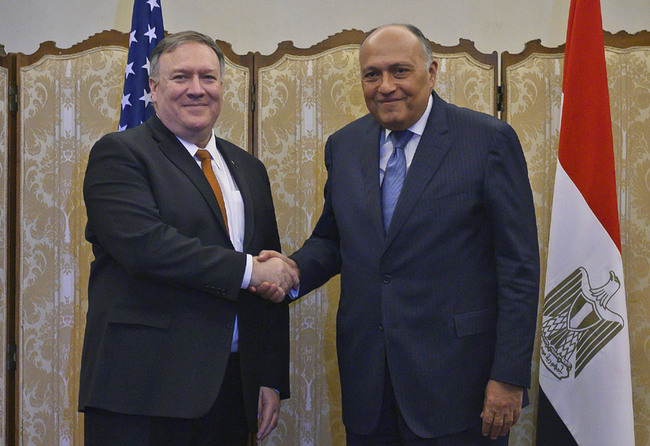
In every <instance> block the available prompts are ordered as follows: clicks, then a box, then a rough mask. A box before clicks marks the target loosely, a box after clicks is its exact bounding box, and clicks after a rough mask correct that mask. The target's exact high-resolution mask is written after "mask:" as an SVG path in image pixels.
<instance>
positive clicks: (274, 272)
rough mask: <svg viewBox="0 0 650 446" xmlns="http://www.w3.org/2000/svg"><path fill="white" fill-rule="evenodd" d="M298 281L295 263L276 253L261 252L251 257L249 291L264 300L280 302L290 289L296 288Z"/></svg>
mask: <svg viewBox="0 0 650 446" xmlns="http://www.w3.org/2000/svg"><path fill="white" fill-rule="evenodd" d="M299 284H300V279H299V277H298V268H297V265H296V263H295V262H294V261H293V260H291V259H289V258H288V257H286V256H283V255H282V254H280V253H278V252H276V251H262V252H261V253H260V255H259V256H257V257H253V272H252V274H251V281H250V284H249V289H250V290H251V291H253V292H255V293H257V294H259V295H260V296H262V297H264V298H265V299H268V300H271V301H273V302H282V301H283V300H284V297H285V296H286V295H287V293H289V291H290V290H291V288H298V285H299Z"/></svg>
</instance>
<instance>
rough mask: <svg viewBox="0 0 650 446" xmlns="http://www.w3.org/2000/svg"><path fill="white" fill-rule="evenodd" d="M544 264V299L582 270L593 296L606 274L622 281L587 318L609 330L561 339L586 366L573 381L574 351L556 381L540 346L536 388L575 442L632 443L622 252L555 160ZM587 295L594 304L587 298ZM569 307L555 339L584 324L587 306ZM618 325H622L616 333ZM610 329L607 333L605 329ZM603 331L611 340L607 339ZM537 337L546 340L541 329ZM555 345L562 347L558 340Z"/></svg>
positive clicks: (597, 444) (596, 445) (590, 444)
mask: <svg viewBox="0 0 650 446" xmlns="http://www.w3.org/2000/svg"><path fill="white" fill-rule="evenodd" d="M547 265H548V266H547V268H548V269H547V272H546V285H545V294H546V299H548V297H549V294H551V293H552V291H553V290H554V289H555V288H556V287H558V285H560V284H561V283H562V282H563V281H564V280H565V279H566V278H567V277H569V276H570V275H571V274H572V273H573V272H574V271H576V270H577V269H578V268H580V267H582V268H583V269H584V271H585V272H586V273H587V275H588V282H589V284H590V285H591V290H589V291H590V293H597V291H594V290H595V289H596V288H599V287H601V286H603V285H606V284H607V283H608V282H609V281H610V279H611V276H610V271H611V272H613V273H614V275H615V276H616V277H617V278H618V280H619V282H620V288H618V289H617V291H615V292H614V293H611V290H614V289H615V288H616V287H613V286H612V287H609V288H608V287H605V289H604V290H603V293H607V292H610V293H611V294H612V295H611V296H610V298H609V300H606V299H605V300H604V301H603V302H604V306H603V307H602V308H599V307H598V305H595V306H594V307H593V311H592V316H593V318H594V319H596V320H600V321H610V322H611V324H610V325H609V326H608V327H604V328H603V329H597V328H595V329H593V330H592V331H591V333H590V332H589V330H582V331H580V330H578V329H575V327H574V328H571V329H567V330H566V333H564V335H567V336H572V335H575V334H578V335H579V336H581V338H580V340H581V343H582V347H583V349H585V350H587V351H592V352H593V357H590V358H589V359H588V360H586V364H584V368H583V369H581V370H579V371H578V373H579V374H578V375H577V376H576V371H577V370H578V369H577V364H576V362H577V361H576V356H577V355H578V352H577V350H578V348H576V349H575V351H573V353H572V354H571V355H569V356H568V357H567V358H568V359H569V362H570V363H571V365H572V369H571V371H570V372H569V376H568V377H566V378H562V379H560V378H558V377H557V376H556V375H555V374H554V373H552V372H551V370H550V369H549V368H548V367H547V365H546V361H545V359H544V349H543V350H542V356H543V358H542V361H541V363H540V385H541V386H542V388H543V389H544V392H545V393H546V395H547V396H548V398H549V400H550V401H551V402H552V404H553V406H554V407H555V410H556V411H557V413H558V415H559V416H560V417H561V418H562V420H563V422H564V423H565V425H566V426H567V428H568V429H569V430H570V431H571V433H572V435H573V436H574V439H575V440H576V442H577V443H578V444H579V445H585V446H587V445H588V446H601V445H602V446H611V445H633V444H634V423H633V413H632V405H631V401H632V388H631V383H630V380H629V376H630V361H629V353H628V352H629V341H628V333H627V311H626V307H625V286H624V280H623V268H622V260H621V255H620V252H619V251H618V248H617V246H616V245H615V244H614V242H613V241H612V239H611V237H610V236H609V234H608V233H607V231H606V230H605V228H604V227H603V226H602V224H601V223H600V221H599V220H598V219H597V218H596V216H595V215H594V214H593V212H592V211H591V209H590V208H589V206H588V205H587V203H586V202H585V200H584V198H583V196H582V194H581V193H580V191H579V190H578V189H577V188H576V186H575V184H574V183H573V181H572V180H571V178H569V176H568V175H567V174H566V172H565V171H564V169H563V168H562V166H561V165H560V163H559V162H558V165H557V171H556V176H555V191H554V195H553V210H552V214H551V229H550V239H549V252H548V263H547ZM612 285H615V283H612ZM590 293H587V294H590ZM587 297H588V298H591V299H596V300H597V298H596V297H595V296H594V295H593V294H591V295H588V296H587ZM598 297H603V296H602V295H599V296H598ZM572 302H575V300H573V301H572ZM546 304H547V302H545V306H544V312H545V314H544V316H543V321H542V324H543V325H544V323H546V322H548V321H549V320H550V319H551V318H550V314H547V312H549V308H548V306H547V305H546ZM572 308H574V309H575V311H574V312H573V313H572V312H571V311H570V310H569V311H567V312H566V313H565V314H564V316H563V318H560V317H557V320H558V330H557V331H556V335H557V336H558V337H559V336H561V335H562V333H561V330H563V329H565V328H568V327H567V326H572V324H575V326H580V323H583V324H584V323H585V322H586V320H587V317H586V316H585V311H588V310H589V309H590V308H591V307H589V306H588V305H587V306H583V307H579V306H577V305H576V306H574V307H572ZM560 322H562V324H560ZM605 323H606V322H605ZM620 323H622V324H623V328H622V330H620ZM608 328H609V329H610V331H609V332H607V331H606V330H607V329H608ZM612 329H616V330H619V331H616V330H615V331H612ZM608 333H615V335H614V336H613V338H611V339H609V340H608V339H607V334H608ZM590 335H591V336H592V337H590ZM599 335H600V336H603V337H604V339H605V342H604V345H601V344H598V342H600V341H601V340H602V338H601V339H599V338H598V336H599ZM542 336H543V337H544V332H543V334H542ZM547 337H548V336H547ZM542 342H544V341H542ZM559 344H561V342H558V345H559ZM564 345H566V343H565V344H564ZM599 345H600V349H598V346H599ZM595 350H597V351H595Z"/></svg>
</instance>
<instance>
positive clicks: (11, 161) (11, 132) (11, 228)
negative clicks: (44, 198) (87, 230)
mask: <svg viewBox="0 0 650 446" xmlns="http://www.w3.org/2000/svg"><path fill="white" fill-rule="evenodd" d="M0 66H2V67H4V68H6V69H7V71H8V84H9V86H15V85H16V72H17V69H16V55H15V54H9V55H4V56H2V57H0ZM8 99H9V100H10V98H9V97H8ZM17 141H18V112H17V111H9V110H7V170H6V175H7V177H6V187H7V197H6V198H7V223H6V227H5V229H4V230H5V231H6V232H5V234H6V237H5V239H6V243H7V246H6V258H5V261H6V264H7V271H6V276H5V284H6V291H7V295H6V302H5V305H6V314H5V316H6V321H7V326H6V343H7V345H5V347H7V346H8V345H16V333H17V324H18V313H17V305H16V303H17V298H16V290H17V288H16V284H17V283H18V275H17V271H16V262H17V250H16V246H17V245H16V234H17V233H16V225H17V218H16V215H17V214H16V203H17V198H16V197H17V194H16V173H17V169H18V167H17V162H16V154H17V152H18V150H17V147H18V142H17ZM1 364H2V367H5V373H6V375H5V376H6V382H5V394H6V401H5V407H4V408H3V410H4V411H5V414H6V425H5V431H6V437H5V438H4V439H3V441H5V442H6V443H5V444H7V445H9V446H13V445H15V444H16V439H17V424H16V420H17V415H18V414H17V409H18V405H17V404H16V396H17V394H18V393H17V392H18V388H17V381H16V370H15V369H14V370H7V358H2V361H1Z"/></svg>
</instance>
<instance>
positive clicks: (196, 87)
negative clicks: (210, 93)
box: [187, 76, 204, 96]
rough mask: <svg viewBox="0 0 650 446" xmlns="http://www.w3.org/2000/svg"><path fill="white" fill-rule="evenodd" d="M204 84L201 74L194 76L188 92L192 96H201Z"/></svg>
mask: <svg viewBox="0 0 650 446" xmlns="http://www.w3.org/2000/svg"><path fill="white" fill-rule="evenodd" d="M203 92H204V90H203V85H202V84H201V78H200V77H199V76H192V78H191V79H190V84H189V86H188V88H187V94H189V95H192V96H201V95H202V94H203Z"/></svg>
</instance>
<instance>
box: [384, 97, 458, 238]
mask: <svg viewBox="0 0 650 446" xmlns="http://www.w3.org/2000/svg"><path fill="white" fill-rule="evenodd" d="M445 107H446V103H445V102H444V101H443V100H442V99H441V98H440V97H438V95H436V94H435V93H434V100H433V108H432V109H431V113H430V114H429V119H428V120H427V125H426V127H425V129H424V133H423V134H422V137H421V138H420V142H419V143H418V147H417V149H416V151H415V156H414V158H413V161H412V162H411V166H410V167H409V170H408V172H407V174H406V178H405V180H404V186H403V187H402V192H401V193H400V196H399V199H398V201H397V205H396V207H395V213H394V214H393V219H392V221H391V226H390V229H389V232H388V233H387V234H386V246H388V244H390V242H391V241H392V240H393V239H394V238H395V236H396V235H397V234H398V233H399V231H400V229H401V228H402V226H403V225H404V223H405V222H406V220H407V219H408V217H409V215H411V213H412V212H413V209H414V208H415V206H417V204H418V202H419V200H420V197H421V196H422V193H423V192H424V190H425V188H426V187H427V185H428V184H429V182H430V181H431V178H433V176H434V175H435V174H436V172H437V171H438V168H439V167H440V164H441V163H442V161H443V159H444V157H445V155H446V154H447V152H448V151H449V149H450V148H451V144H452V140H451V137H450V134H449V122H448V120H447V112H446V108H445Z"/></svg>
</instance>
